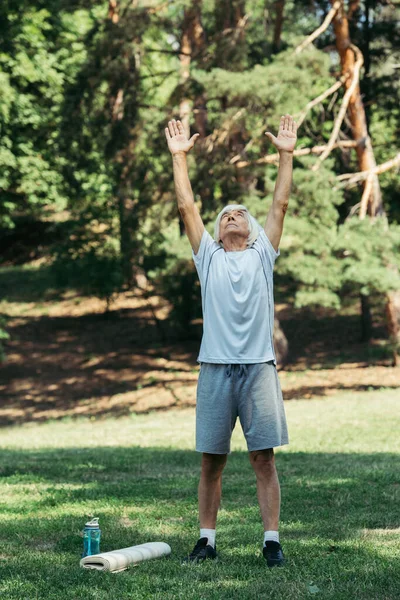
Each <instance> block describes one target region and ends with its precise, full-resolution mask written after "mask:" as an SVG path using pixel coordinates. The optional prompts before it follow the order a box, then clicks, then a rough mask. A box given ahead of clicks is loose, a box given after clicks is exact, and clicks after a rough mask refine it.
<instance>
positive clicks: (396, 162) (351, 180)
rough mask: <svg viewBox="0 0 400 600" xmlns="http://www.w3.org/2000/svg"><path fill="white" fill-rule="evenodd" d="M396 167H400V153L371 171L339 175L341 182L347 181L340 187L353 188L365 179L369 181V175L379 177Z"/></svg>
mask: <svg viewBox="0 0 400 600" xmlns="http://www.w3.org/2000/svg"><path fill="white" fill-rule="evenodd" d="M396 166H400V152H399V153H398V154H396V156H395V157H394V158H391V159H390V160H387V161H386V162H384V163H382V164H381V165H378V166H376V167H374V168H373V169H371V170H369V171H359V172H358V173H343V174H342V175H338V176H337V179H338V180H339V181H345V183H344V184H343V185H341V186H340V187H344V188H346V187H351V186H353V185H355V184H356V183H358V182H360V181H364V180H365V179H368V177H369V175H371V176H372V175H379V174H380V173H384V172H385V171H389V170H390V169H392V168H393V167H396ZM346 180H347V181H346ZM364 192H365V190H364Z"/></svg>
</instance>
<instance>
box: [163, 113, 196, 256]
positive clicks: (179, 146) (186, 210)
mask: <svg viewBox="0 0 400 600" xmlns="http://www.w3.org/2000/svg"><path fill="white" fill-rule="evenodd" d="M198 136H199V134H198V133H196V134H195V135H193V136H192V137H191V138H190V140H188V138H187V137H186V135H185V132H184V128H183V125H182V123H181V122H180V121H175V119H173V120H172V121H169V122H168V127H166V128H165V137H166V138H167V142H168V148H169V150H170V152H171V154H172V165H173V171H174V183H175V192H176V197H177V201H178V209H179V212H180V214H181V217H182V219H183V222H184V224H185V231H186V234H187V236H188V238H189V241H190V244H191V246H192V248H193V252H194V253H195V254H197V253H198V251H199V248H200V242H201V238H202V236H203V232H204V223H203V220H202V218H201V216H200V214H199V211H198V209H197V206H196V205H195V203H194V197H193V191H192V186H191V185H190V180H189V174H188V168H187V161H186V154H187V153H188V152H189V150H190V149H191V148H193V146H194V144H195V141H196V140H197V138H198Z"/></svg>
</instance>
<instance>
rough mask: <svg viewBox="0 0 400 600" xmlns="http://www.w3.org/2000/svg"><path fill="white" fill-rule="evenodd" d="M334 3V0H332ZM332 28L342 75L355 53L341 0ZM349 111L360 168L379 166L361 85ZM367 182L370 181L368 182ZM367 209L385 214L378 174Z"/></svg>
mask: <svg viewBox="0 0 400 600" xmlns="http://www.w3.org/2000/svg"><path fill="white" fill-rule="evenodd" d="M331 2H332V4H334V0H331ZM333 28H334V31H335V36H336V48H337V51H338V53H339V55H340V62H341V66H342V75H344V74H346V73H349V72H350V73H352V72H353V69H354V63H355V56H354V52H353V50H352V49H351V40H350V35H349V21H348V18H347V14H346V11H345V8H344V4H343V2H342V4H341V7H340V9H339V10H338V12H337V13H336V15H335V17H334V19H333ZM351 82H352V77H348V78H347V80H346V82H345V86H346V89H347V88H349V87H350V85H351ZM348 114H349V118H350V123H351V127H352V133H353V139H354V141H356V142H357V148H356V152H357V158H358V166H359V170H360V171H369V170H370V169H373V168H374V167H376V161H375V157H374V151H373V149H372V144H371V139H370V137H369V134H368V129H367V120H366V117H365V110H364V105H363V101H362V98H361V93H360V86H359V85H357V86H356V88H355V90H354V92H353V94H352V96H351V98H350V102H349V106H348ZM365 185H367V184H366V183H365ZM367 212H368V214H369V215H370V216H377V215H381V214H384V210H383V204H382V194H381V189H380V185H379V179H378V175H374V176H373V177H372V186H371V191H370V193H369V198H368V208H367Z"/></svg>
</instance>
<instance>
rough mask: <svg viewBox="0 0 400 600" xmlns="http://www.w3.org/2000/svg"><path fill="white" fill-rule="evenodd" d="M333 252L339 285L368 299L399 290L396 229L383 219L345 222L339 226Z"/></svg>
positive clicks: (399, 230) (399, 250)
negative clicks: (338, 264) (339, 270)
mask: <svg viewBox="0 0 400 600" xmlns="http://www.w3.org/2000/svg"><path fill="white" fill-rule="evenodd" d="M336 251H337V252H338V253H339V256H340V258H341V260H340V265H341V270H342V284H343V286H344V287H345V288H346V289H350V290H355V291H356V292H357V293H361V294H364V295H366V296H369V295H371V294H382V293H385V292H388V291H391V290H398V289H400V273H399V270H400V227H399V226H398V225H391V226H389V225H388V223H387V221H386V219H383V218H379V219H376V220H374V221H372V220H370V219H363V220H359V219H349V220H348V221H346V222H345V223H344V224H343V225H341V226H340V227H339V232H338V239H337V241H336Z"/></svg>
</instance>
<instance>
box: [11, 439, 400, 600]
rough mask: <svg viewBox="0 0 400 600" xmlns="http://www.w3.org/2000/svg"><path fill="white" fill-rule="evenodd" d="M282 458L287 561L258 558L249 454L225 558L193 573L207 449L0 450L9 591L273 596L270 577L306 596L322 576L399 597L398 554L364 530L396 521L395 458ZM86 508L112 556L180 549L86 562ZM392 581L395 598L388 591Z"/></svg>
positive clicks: (331, 583)
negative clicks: (98, 564) (274, 566)
mask: <svg viewBox="0 0 400 600" xmlns="http://www.w3.org/2000/svg"><path fill="white" fill-rule="evenodd" d="M276 462H277V467H278V473H279V477H280V482H281V489H282V511H281V525H280V531H281V539H282V543H283V545H284V549H285V551H286V554H287V557H288V567H287V569H284V570H282V571H280V570H278V571H279V572H277V573H269V572H268V571H267V570H266V569H265V564H264V563H263V561H262V559H261V558H260V545H261V540H262V524H261V520H260V515H259V509H258V505H257V500H256V484H255V477H254V474H253V472H252V469H251V467H250V464H249V460H248V455H247V453H246V452H233V453H232V454H231V455H230V457H229V459H228V464H227V467H226V469H225V472H224V475H223V500H222V505H221V509H220V513H219V519H218V536H217V537H218V540H217V544H218V551H219V554H220V560H219V562H218V563H210V564H206V565H203V566H202V567H201V568H200V569H196V568H193V567H186V569H185V568H183V567H182V565H181V561H182V558H183V556H184V555H185V553H186V552H188V551H190V549H191V547H192V546H193V543H194V541H195V540H196V538H197V536H198V521H197V519H198V517H197V484H198V476H199V467H200V455H199V454H198V453H196V452H194V451H188V450H176V449H169V448H161V447H153V448H139V447H132V448H121V447H98V448H95V449H91V448H69V449H55V450H53V449H44V450H40V451H39V450H32V451H22V450H21V451H19V450H2V452H1V465H2V467H1V471H0V475H1V479H0V481H1V484H2V486H3V491H4V494H3V506H2V508H1V512H2V516H1V522H2V525H1V531H0V545H1V548H2V557H3V561H4V557H6V558H7V563H6V564H4V562H3V561H1V560H0V573H1V574H2V577H3V581H9V588H8V589H9V590H10V592H11V591H13V590H14V587H13V586H15V595H13V593H10V594H9V595H8V598H11V599H14V598H16V599H17V598H23V597H24V598H25V597H30V596H29V593H30V587H29V586H36V587H35V590H40V593H41V594H43V597H46V598H53V597H54V598H58V599H64V598H65V599H66V598H74V599H78V598H84V597H85V595H84V594H85V592H87V591H88V590H89V589H90V593H91V595H92V596H91V597H96V598H110V600H111V598H115V597H119V598H120V597H121V598H122V597H128V596H126V594H127V593H129V594H130V595H129V598H157V599H159V600H161V599H164V598H167V599H171V600H172V599H173V598H186V599H187V598H191V599H192V598H193V600H194V599H196V600H197V599H198V598H200V597H207V598H213V599H215V600H219V599H220V598H239V597H240V598H246V599H249V600H250V599H254V600H256V599H257V600H260V599H261V600H262V599H266V598H270V597H271V596H270V594H269V593H266V591H265V585H266V578H270V577H273V579H272V580H270V583H271V584H272V582H273V585H274V586H275V587H274V590H275V592H276V593H277V594H278V595H277V596H276V597H279V598H284V599H286V598H287V599H292V598H296V599H297V598H307V597H308V596H309V589H308V587H307V585H308V584H309V582H311V581H312V582H314V583H317V584H318V586H319V587H320V588H321V589H322V590H323V591H325V592H326V593H325V595H324V598H325V597H326V598H338V599H339V598H344V597H348V598H350V597H351V598H357V600H359V599H365V600H367V599H370V598H395V596H393V595H391V594H393V593H394V592H393V590H395V589H396V585H397V583H396V582H398V579H396V577H397V576H398V572H397V575H396V573H395V571H396V569H397V571H398V570H399V564H398V561H397V560H396V559H395V557H394V556H391V554H389V553H388V552H386V547H385V546H382V547H380V550H379V552H378V551H377V550H376V548H374V547H373V546H372V545H371V543H369V541H368V538H366V537H363V534H362V532H363V531H364V532H365V531H368V532H371V531H372V532H373V531H375V530H386V529H392V528H396V527H398V493H399V478H398V473H399V467H400V465H399V457H398V455H396V454H392V453H379V454H372V453H371V454H366V453H364V454H354V453H349V454H347V453H332V454H331V453H301V452H294V453H283V452H282V453H280V452H277V454H276ZM88 514H95V515H96V516H98V517H100V525H101V528H102V532H103V533H102V545H101V550H102V551H103V552H106V551H109V550H112V549H117V548H124V547H127V546H131V545H134V544H141V543H145V542H148V541H156V540H159V541H165V542H167V543H168V544H169V545H170V546H171V548H172V555H171V557H170V558H169V559H162V560H160V561H147V562H146V563H142V564H141V565H140V567H138V568H136V569H134V570H133V571H132V569H130V570H129V571H127V572H125V573H124V574H120V575H118V576H111V577H110V576H109V575H108V574H106V573H97V572H96V573H93V572H91V573H90V572H87V571H83V570H82V569H80V568H79V559H80V556H81V551H82V539H81V537H80V536H79V532H80V530H81V529H82V528H83V525H84V523H85V521H86V520H87V516H88ZM385 552H386V554H385ZM383 567H384V568H383ZM39 573H40V576H38V574H39ZM18 578H21V581H20V580H19V579H18ZM22 581H23V582H24V583H23V584H22V583H21V582H22ZM307 582H308V583H307ZM360 582H362V584H361V583H360ZM17 584H18V585H17ZM60 584H61V588H60ZM310 585H311V584H310ZM383 585H385V593H386V595H381V596H379V593H380V592H381V590H382V589H383V588H382V586H383ZM18 586H20V587H18ZM21 586H22V587H21ZM37 586H38V587H37ZM263 586H264V587H263ZM360 586H361V587H360ZM363 586H365V589H364V587H363ZM57 587H58V589H59V592H58V593H59V595H58V596H53V595H52V590H54V589H55V588H57ZM359 588H360V589H359ZM361 588H362V589H361ZM0 589H1V588H0ZM61 589H62V591H61ZM200 590H201V594H200ZM332 590H333V592H335V593H333V592H332ZM355 590H358V591H357V593H356V595H352V593H353V594H354V593H355ZM22 592H24V593H22ZM217 592H218V593H217ZM328 592H329V593H328ZM330 592H332V594H331V593H330ZM336 592H337V593H338V595H335V594H336ZM18 594H20V596H18ZM93 594H95V596H93ZM108 594H110V595H108ZM115 594H117V595H115ZM199 594H200V595H199ZM204 594H206V595H205V596H204ZM40 597H42V596H40Z"/></svg>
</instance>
